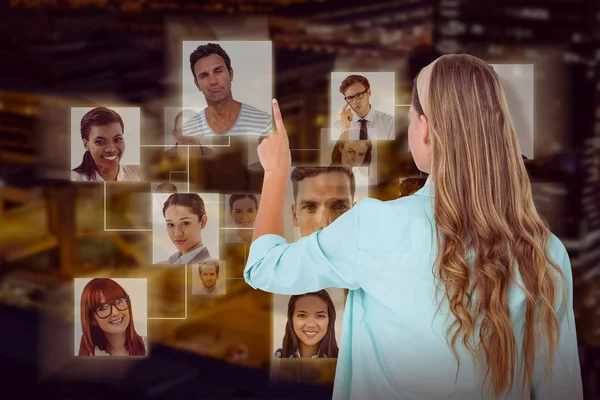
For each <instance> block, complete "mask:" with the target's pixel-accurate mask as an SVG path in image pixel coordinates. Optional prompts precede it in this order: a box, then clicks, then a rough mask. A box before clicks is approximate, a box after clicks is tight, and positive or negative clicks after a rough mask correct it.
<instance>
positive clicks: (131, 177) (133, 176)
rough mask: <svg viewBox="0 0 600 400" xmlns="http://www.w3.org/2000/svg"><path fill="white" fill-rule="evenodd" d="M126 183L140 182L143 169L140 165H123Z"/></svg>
mask: <svg viewBox="0 0 600 400" xmlns="http://www.w3.org/2000/svg"><path fill="white" fill-rule="evenodd" d="M121 168H123V180H124V181H140V180H141V169H140V166H139V165H122V166H121Z"/></svg>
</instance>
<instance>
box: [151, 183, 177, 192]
mask: <svg viewBox="0 0 600 400" xmlns="http://www.w3.org/2000/svg"><path fill="white" fill-rule="evenodd" d="M156 192H157V193H177V186H175V184H173V183H171V182H163V183H161V184H160V185H158V186H157V187H156Z"/></svg>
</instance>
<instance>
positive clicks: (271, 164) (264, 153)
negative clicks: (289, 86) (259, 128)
mask: <svg viewBox="0 0 600 400" xmlns="http://www.w3.org/2000/svg"><path fill="white" fill-rule="evenodd" d="M273 117H274V118H275V131H273V132H271V133H270V134H269V136H268V137H267V138H266V139H265V140H263V141H262V143H261V144H260V145H258V158H259V160H260V163H261V165H262V166H263V168H264V170H265V174H267V173H277V174H284V175H285V176H286V178H287V175H288V173H289V170H290V167H291V165H292V156H291V154H290V141H289V139H288V135H287V132H286V130H285V126H283V118H282V117H281V111H279V103H277V100H273Z"/></svg>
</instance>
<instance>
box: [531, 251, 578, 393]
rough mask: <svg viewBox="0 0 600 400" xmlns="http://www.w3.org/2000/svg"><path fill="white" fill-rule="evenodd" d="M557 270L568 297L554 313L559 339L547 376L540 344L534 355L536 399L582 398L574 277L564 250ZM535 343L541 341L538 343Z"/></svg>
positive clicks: (534, 391)
mask: <svg viewBox="0 0 600 400" xmlns="http://www.w3.org/2000/svg"><path fill="white" fill-rule="evenodd" d="M560 267H561V268H562V272H563V274H564V276H565V284H566V294H567V298H566V299H562V300H563V301H561V302H560V304H561V305H560V308H558V311H557V316H558V319H559V327H560V336H559V338H558V343H557V351H556V352H555V354H554V358H553V361H552V371H551V373H550V374H547V373H546V357H545V354H544V349H543V346H541V343H540V348H539V350H538V354H537V355H536V360H535V366H534V377H533V396H532V398H533V399H536V400H538V399H569V400H580V399H583V388H582V385H581V370H580V366H579V353H578V348H577V334H576V331H575V317H574V315H573V276H572V271H571V262H570V261H569V256H568V254H567V252H566V250H565V251H564V258H563V261H562V263H561V264H560ZM559 282H560V280H559ZM559 293H561V295H560V297H562V288H561V289H560V291H559ZM538 342H541V340H539V341H538Z"/></svg>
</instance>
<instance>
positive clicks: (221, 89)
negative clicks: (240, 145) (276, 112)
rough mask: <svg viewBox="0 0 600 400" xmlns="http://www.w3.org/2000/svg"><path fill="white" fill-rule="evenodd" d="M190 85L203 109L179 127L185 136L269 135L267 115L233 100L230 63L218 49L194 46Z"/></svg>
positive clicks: (225, 54)
mask: <svg viewBox="0 0 600 400" xmlns="http://www.w3.org/2000/svg"><path fill="white" fill-rule="evenodd" d="M190 67H191V70H192V74H193V75H194V83H195V84H196V87H197V88H198V90H199V91H201V92H202V94H204V98H205V99H206V104H207V107H206V108H205V109H204V110H202V111H201V112H200V113H198V115H197V116H196V117H194V118H193V119H191V120H189V121H187V122H186V123H185V124H184V126H183V131H184V135H185V136H214V135H219V136H221V135H224V136H257V135H268V134H269V133H270V132H271V126H272V123H271V115H270V114H268V113H266V112H263V111H260V110H258V109H257V108H255V107H252V106H250V105H248V104H244V103H241V102H239V101H236V100H234V99H233V94H232V93H231V82H233V69H232V68H231V59H230V58H229V55H228V54H227V53H226V52H225V50H223V49H222V48H221V46H220V45H218V44H214V43H208V44H205V45H201V46H198V48H197V49H196V50H194V52H193V53H192V54H191V55H190Z"/></svg>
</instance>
